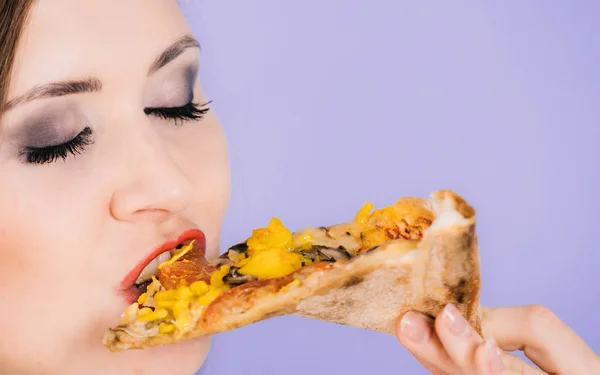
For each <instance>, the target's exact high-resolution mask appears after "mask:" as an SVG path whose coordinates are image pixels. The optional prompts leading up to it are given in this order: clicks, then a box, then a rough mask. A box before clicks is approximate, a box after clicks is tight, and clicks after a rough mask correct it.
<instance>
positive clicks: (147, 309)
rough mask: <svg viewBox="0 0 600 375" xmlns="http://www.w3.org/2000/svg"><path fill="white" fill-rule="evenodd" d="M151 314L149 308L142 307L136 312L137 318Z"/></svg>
mask: <svg viewBox="0 0 600 375" xmlns="http://www.w3.org/2000/svg"><path fill="white" fill-rule="evenodd" d="M151 312H152V309H151V308H149V307H144V308H142V309H140V311H139V312H138V316H144V315H148V314H150V313H151Z"/></svg>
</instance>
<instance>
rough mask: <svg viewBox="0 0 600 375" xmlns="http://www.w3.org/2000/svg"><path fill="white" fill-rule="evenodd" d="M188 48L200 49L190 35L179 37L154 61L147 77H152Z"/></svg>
mask: <svg viewBox="0 0 600 375" xmlns="http://www.w3.org/2000/svg"><path fill="white" fill-rule="evenodd" d="M190 48H198V49H200V43H198V41H197V40H196V38H194V37H193V36H191V35H185V36H183V37H181V38H180V39H178V40H177V41H175V43H173V44H171V45H170V46H169V47H168V48H167V49H166V50H165V51H164V52H163V53H161V54H160V55H159V56H158V57H157V58H156V60H154V62H153V63H152V65H151V66H150V70H148V75H152V74H153V73H155V72H156V71H157V70H159V69H160V68H162V67H163V66H165V65H167V64H168V63H170V62H171V61H173V60H175V59H176V58H177V57H179V55H181V54H182V53H184V52H185V51H186V50H188V49H190Z"/></svg>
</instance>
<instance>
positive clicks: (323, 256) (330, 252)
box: [302, 245, 351, 262]
mask: <svg viewBox="0 0 600 375" xmlns="http://www.w3.org/2000/svg"><path fill="white" fill-rule="evenodd" d="M302 255H304V256H305V257H306V258H309V259H310V260H312V261H315V260H316V258H317V256H318V257H319V260H321V261H325V262H337V261H346V260H350V257H351V256H350V254H349V253H348V251H346V249H345V248H344V247H343V246H339V247H338V248H332V247H327V246H319V245H314V246H311V247H310V248H309V249H308V250H304V251H302Z"/></svg>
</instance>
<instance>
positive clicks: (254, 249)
mask: <svg viewBox="0 0 600 375" xmlns="http://www.w3.org/2000/svg"><path fill="white" fill-rule="evenodd" d="M312 241H314V238H313V236H312V235H310V234H309V233H306V234H304V235H301V236H299V237H298V238H296V239H295V242H294V238H293V236H292V232H291V231H290V230H289V229H287V228H286V227H285V226H284V225H283V223H282V222H281V220H279V219H277V218H272V219H271V221H270V222H269V225H268V226H267V227H266V228H260V229H255V230H253V231H252V236H251V237H250V238H248V240H247V241H246V244H247V245H248V249H247V251H246V254H247V256H248V257H247V258H242V259H239V261H238V262H236V264H235V265H236V267H238V268H239V270H238V272H239V273H240V274H242V275H252V276H255V277H257V278H259V279H268V278H274V277H280V276H285V275H289V274H290V273H292V272H294V271H296V270H298V269H299V268H301V267H302V265H303V263H304V264H310V263H312V262H311V261H310V260H309V259H306V258H304V257H303V256H302V255H300V254H298V253H294V252H292V250H294V248H297V247H307V246H308V247H309V246H310V245H311V244H312Z"/></svg>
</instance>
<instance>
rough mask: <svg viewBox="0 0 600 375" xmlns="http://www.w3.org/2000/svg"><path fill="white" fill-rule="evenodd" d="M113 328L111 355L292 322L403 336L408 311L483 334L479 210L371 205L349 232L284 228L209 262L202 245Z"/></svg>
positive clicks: (445, 196) (453, 200) (449, 196)
mask: <svg viewBox="0 0 600 375" xmlns="http://www.w3.org/2000/svg"><path fill="white" fill-rule="evenodd" d="M158 268H159V269H158V275H157V276H155V277H153V278H152V281H151V282H150V283H149V284H148V285H147V287H146V291H145V293H143V294H142V295H141V296H140V298H139V299H138V301H137V302H135V303H133V304H131V305H130V306H129V307H128V308H127V309H126V310H125V312H124V313H123V314H122V317H121V323H120V324H119V325H118V326H116V327H113V328H110V329H108V330H107V332H106V334H105V337H104V345H105V346H106V347H107V348H108V349H109V350H111V351H123V350H128V349H142V348H146V347H150V346H155V345H164V344H170V343H175V342H179V341H182V340H187V339H191V338H196V337H199V336H203V335H209V334H215V333H219V332H224V331H229V330H232V329H236V328H239V327H242V326H245V325H248V324H251V323H254V322H258V321H261V320H264V319H267V318H271V317H275V316H280V315H284V314H294V315H298V316H302V317H306V318H312V319H319V320H322V321H327V322H332V323H337V324H344V325H349V326H354V327H360V328H364V329H369V330H373V331H378V332H382V333H386V334H394V327H395V321H396V320H397V319H398V317H399V316H401V315H402V314H403V313H405V312H407V311H409V310H411V311H417V312H421V313H424V314H427V315H429V316H432V317H434V316H436V315H437V314H438V313H439V312H440V311H441V309H442V308H443V307H444V306H445V305H446V304H448V303H453V304H454V305H456V306H457V307H458V309H459V310H460V311H461V312H462V313H463V314H464V316H465V317H466V319H467V320H468V321H469V322H470V324H471V325H472V326H473V328H474V329H475V330H476V331H477V332H478V333H479V334H481V326H480V317H479V290H480V276H479V254H478V247H477V238H476V234H475V211H474V210H473V208H472V207H471V206H470V205H468V204H467V203H466V202H465V201H464V200H463V199H462V198H461V197H460V196H458V195H457V194H455V193H454V192H452V191H447V190H442V191H437V192H434V193H433V194H432V195H431V199H423V198H402V199H400V200H398V201H397V202H396V203H394V204H393V205H391V206H388V207H384V208H380V209H375V210H374V207H373V205H372V204H370V203H367V204H365V206H364V207H363V208H362V209H360V210H359V212H358V213H357V214H356V217H355V218H354V219H353V220H352V221H350V222H348V223H345V224H340V225H334V226H329V227H315V228H305V229H303V230H300V231H297V232H294V233H292V232H291V231H290V230H288V229H287V228H286V227H284V226H283V224H282V223H281V222H280V221H279V220H278V219H275V218H274V219H272V220H271V222H270V223H269V225H268V226H267V227H266V228H261V229H257V230H254V231H253V233H252V236H251V237H249V238H248V239H247V240H246V241H244V242H243V243H240V244H238V245H235V246H232V247H231V248H229V249H228V250H227V252H225V253H224V254H223V255H221V256H220V257H219V258H218V259H215V260H212V261H207V260H205V259H204V258H203V257H202V256H201V254H198V253H197V252H196V251H195V249H194V246H193V243H191V244H188V245H187V246H183V247H181V248H180V249H179V250H177V251H176V253H175V254H174V255H173V257H172V258H171V259H170V260H168V261H166V262H164V263H162V264H161V265H160V266H159V267H158Z"/></svg>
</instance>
